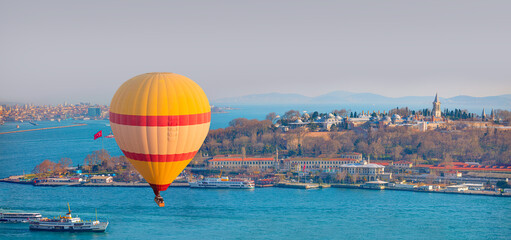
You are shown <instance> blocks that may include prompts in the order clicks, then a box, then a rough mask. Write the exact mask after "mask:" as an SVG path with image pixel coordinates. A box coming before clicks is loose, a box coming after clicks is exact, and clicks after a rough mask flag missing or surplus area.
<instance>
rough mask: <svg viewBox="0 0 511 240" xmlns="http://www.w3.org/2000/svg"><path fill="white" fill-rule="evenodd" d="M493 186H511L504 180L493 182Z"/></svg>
mask: <svg viewBox="0 0 511 240" xmlns="http://www.w3.org/2000/svg"><path fill="white" fill-rule="evenodd" d="M495 186H497V187H498V188H502V189H504V188H511V186H510V185H509V183H507V182H506V181H498V182H497V184H495Z"/></svg>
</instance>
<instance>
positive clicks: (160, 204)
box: [154, 197, 165, 207]
mask: <svg viewBox="0 0 511 240" xmlns="http://www.w3.org/2000/svg"><path fill="white" fill-rule="evenodd" d="M154 202H155V203H156V204H157V205H158V207H165V201H163V198H162V197H155V198H154Z"/></svg>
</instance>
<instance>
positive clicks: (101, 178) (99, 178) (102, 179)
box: [90, 176, 114, 183]
mask: <svg viewBox="0 0 511 240" xmlns="http://www.w3.org/2000/svg"><path fill="white" fill-rule="evenodd" d="M113 181H114V178H113V177H110V176H94V177H91V179H90V182H91V183H111V182H113Z"/></svg>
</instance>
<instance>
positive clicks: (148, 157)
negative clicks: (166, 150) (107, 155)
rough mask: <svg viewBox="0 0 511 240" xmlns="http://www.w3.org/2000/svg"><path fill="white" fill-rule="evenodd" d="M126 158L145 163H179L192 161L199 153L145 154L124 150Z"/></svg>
mask: <svg viewBox="0 0 511 240" xmlns="http://www.w3.org/2000/svg"><path fill="white" fill-rule="evenodd" d="M122 152H123V153H124V156H126V157H127V158H129V159H133V160H137V161H143V162H179V161H184V160H190V159H192V158H193V157H194V156H195V154H196V153H197V151H193V152H189V153H178V154H145V153H133V152H128V151H124V150H122Z"/></svg>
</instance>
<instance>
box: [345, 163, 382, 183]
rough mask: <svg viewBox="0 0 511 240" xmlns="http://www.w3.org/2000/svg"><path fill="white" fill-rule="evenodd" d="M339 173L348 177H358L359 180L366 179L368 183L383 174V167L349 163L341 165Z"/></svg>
mask: <svg viewBox="0 0 511 240" xmlns="http://www.w3.org/2000/svg"><path fill="white" fill-rule="evenodd" d="M340 171H341V172H347V173H349V174H350V175H358V176H359V177H361V178H366V179H367V180H368V181H375V180H378V177H379V176H380V175H383V174H384V173H385V167H384V166H382V165H379V164H374V163H369V164H368V163H366V162H363V163H350V164H343V165H341V167H340Z"/></svg>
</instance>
